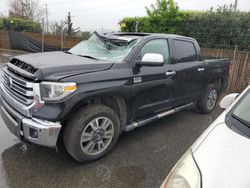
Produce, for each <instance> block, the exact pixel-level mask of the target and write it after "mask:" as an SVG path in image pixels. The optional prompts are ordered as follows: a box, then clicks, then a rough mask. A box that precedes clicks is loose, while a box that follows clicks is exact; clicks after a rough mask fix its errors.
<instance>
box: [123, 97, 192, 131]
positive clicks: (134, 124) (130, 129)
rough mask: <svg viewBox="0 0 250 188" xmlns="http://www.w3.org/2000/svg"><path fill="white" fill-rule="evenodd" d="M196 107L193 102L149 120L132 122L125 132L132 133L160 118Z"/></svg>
mask: <svg viewBox="0 0 250 188" xmlns="http://www.w3.org/2000/svg"><path fill="white" fill-rule="evenodd" d="M193 106H194V102H191V103H189V104H185V105H183V106H179V107H176V108H174V109H171V110H168V111H166V112H162V113H160V114H157V115H155V116H152V117H150V118H147V119H144V120H141V121H138V122H132V123H131V124H130V125H127V126H126V127H125V130H124V131H126V132H129V131H132V130H133V129H135V128H137V127H141V126H143V125H146V124H148V123H151V122H153V121H155V120H157V119H160V118H163V117H165V116H169V115H171V114H174V113H176V112H179V111H182V110H185V109H191V108H193Z"/></svg>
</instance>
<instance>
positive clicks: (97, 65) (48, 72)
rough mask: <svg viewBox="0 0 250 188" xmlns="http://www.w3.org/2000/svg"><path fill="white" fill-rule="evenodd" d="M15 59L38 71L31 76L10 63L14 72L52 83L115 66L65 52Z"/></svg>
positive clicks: (27, 55)
mask: <svg viewBox="0 0 250 188" xmlns="http://www.w3.org/2000/svg"><path fill="white" fill-rule="evenodd" d="M14 59H16V60H19V61H21V62H24V63H26V64H27V65H31V66H32V67H33V68H35V69H37V71H36V72H35V73H34V74H30V73H29V72H27V71H25V70H22V69H21V68H19V67H17V66H13V64H12V63H11V62H9V63H8V64H7V66H9V67H10V68H11V69H14V71H16V72H18V73H20V74H22V75H23V76H26V77H28V78H31V79H36V80H51V81H58V80H60V79H62V78H65V77H70V76H74V75H77V74H86V73H91V72H97V71H104V70H107V69H109V68H111V67H112V65H113V62H109V61H102V60H94V59H90V58H85V57H80V56H77V55H73V54H67V53H64V52H46V53H35V54H26V55H20V56H16V57H14Z"/></svg>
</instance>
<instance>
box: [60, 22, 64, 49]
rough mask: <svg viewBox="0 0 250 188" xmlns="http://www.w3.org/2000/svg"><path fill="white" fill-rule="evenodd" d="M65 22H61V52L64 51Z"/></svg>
mask: <svg viewBox="0 0 250 188" xmlns="http://www.w3.org/2000/svg"><path fill="white" fill-rule="evenodd" d="M63 26H64V25H63V21H62V20H61V51H63V38H64V37H63V35H64V31H63Z"/></svg>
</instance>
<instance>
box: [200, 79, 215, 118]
mask: <svg viewBox="0 0 250 188" xmlns="http://www.w3.org/2000/svg"><path fill="white" fill-rule="evenodd" d="M219 97H220V94H219V91H218V88H217V87H216V86H215V85H214V84H209V85H208V87H207V89H206V92H205V94H203V96H202V97H201V99H200V100H198V101H197V106H196V108H197V110H198V112H200V113H203V114H207V113H210V112H211V111H212V110H213V109H214V108H215V106H216V104H217V102H218V99H219ZM209 104H210V105H209Z"/></svg>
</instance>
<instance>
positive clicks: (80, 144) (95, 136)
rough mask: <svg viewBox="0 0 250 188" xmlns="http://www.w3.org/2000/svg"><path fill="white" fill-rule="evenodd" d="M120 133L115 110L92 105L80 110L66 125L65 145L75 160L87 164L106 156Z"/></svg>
mask: <svg viewBox="0 0 250 188" xmlns="http://www.w3.org/2000/svg"><path fill="white" fill-rule="evenodd" d="M105 127H106V129H105ZM119 133H120V121H119V118H118V116H117V114H116V113H115V112H114V110H112V109H111V108H109V107H107V106H104V105H100V104H92V105H88V106H86V107H84V108H82V109H80V110H79V111H78V112H77V113H76V115H75V116H74V117H73V118H72V119H70V120H69V121H68V122H67V123H66V126H65V131H64V145H65V148H66V150H67V151H68V153H69V154H70V155H71V156H72V157H73V158H74V159H75V160H77V161H79V162H82V163H86V162H90V161H94V160H97V159H100V158H101V157H103V156H104V155H106V154H107V153H108V152H109V151H110V150H111V149H112V148H113V147H114V145H115V144H116V142H117V140H118V137H119ZM93 145H94V146H93Z"/></svg>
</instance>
